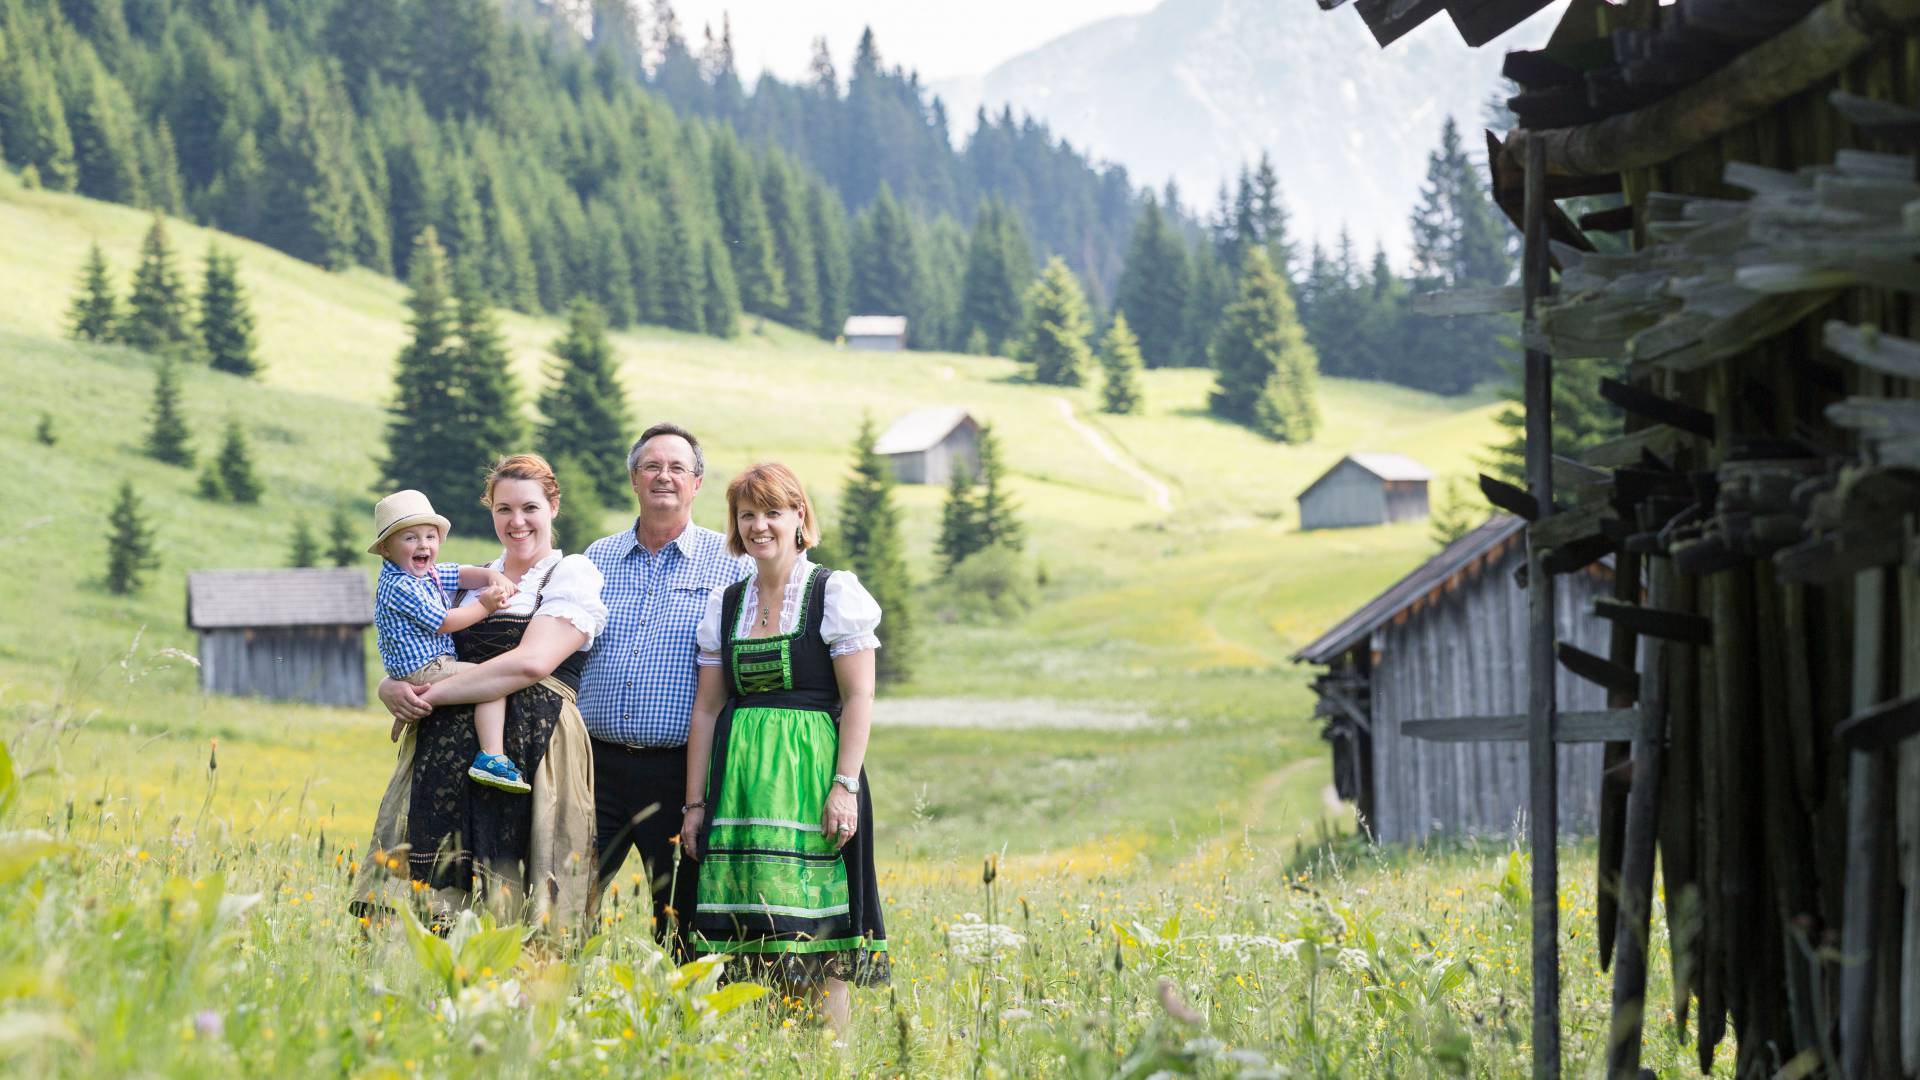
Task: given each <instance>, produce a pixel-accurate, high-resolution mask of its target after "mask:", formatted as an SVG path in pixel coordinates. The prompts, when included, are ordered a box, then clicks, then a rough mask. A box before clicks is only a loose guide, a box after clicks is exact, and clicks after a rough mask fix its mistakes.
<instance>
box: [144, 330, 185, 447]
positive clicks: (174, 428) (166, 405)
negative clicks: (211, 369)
mask: <svg viewBox="0 0 1920 1080" xmlns="http://www.w3.org/2000/svg"><path fill="white" fill-rule="evenodd" d="M146 454H147V456H148V457H150V458H153V459H154V460H156V461H164V462H166V463H167V464H169V465H179V466H181V467H183V468H189V469H190V468H192V467H193V446H192V444H191V442H190V437H189V435H188V433H187V422H186V419H185V418H184V417H182V416H181V415H180V383H179V372H178V371H176V370H175V368H174V363H173V358H172V357H166V356H163V357H161V358H160V361H159V363H158V364H156V365H155V366H154V369H153V408H152V411H151V412H149V413H148V420H147V442H146Z"/></svg>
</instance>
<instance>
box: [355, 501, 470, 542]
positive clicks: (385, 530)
mask: <svg viewBox="0 0 1920 1080" xmlns="http://www.w3.org/2000/svg"><path fill="white" fill-rule="evenodd" d="M409 525H438V526H440V536H441V537H442V538H443V539H444V538H445V537H446V535H447V533H448V531H449V530H451V529H452V528H453V523H452V522H450V521H448V520H447V519H446V518H443V517H441V516H440V515H439V514H436V513H434V512H433V504H432V503H430V502H428V501H427V497H426V496H425V495H423V494H421V493H420V492H418V491H415V490H413V489H412V488H408V489H407V490H405V491H396V492H394V493H393V494H391V495H389V496H387V497H386V498H384V499H381V500H380V501H379V502H378V503H375V504H374V507H373V531H374V532H375V533H376V534H377V535H376V536H374V538H373V543H371V544H369V545H367V554H369V555H381V554H384V552H382V551H381V550H380V545H381V544H384V543H386V542H387V537H389V536H392V535H393V534H394V533H397V532H399V531H400V530H401V529H404V528H406V527H407V526H409Z"/></svg>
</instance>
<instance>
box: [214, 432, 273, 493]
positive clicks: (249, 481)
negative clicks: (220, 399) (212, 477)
mask: <svg viewBox="0 0 1920 1080" xmlns="http://www.w3.org/2000/svg"><path fill="white" fill-rule="evenodd" d="M214 467H215V469H216V470H217V471H218V474H219V477H220V490H221V492H222V493H224V494H225V495H226V497H227V498H229V499H232V500H233V501H234V502H237V503H244V504H247V505H249V506H250V505H252V504H254V503H257V502H259V501H260V493H261V490H262V489H261V484H260V476H259V474H258V473H256V472H255V471H254V468H253V451H252V450H250V449H249V448H248V446H247V433H246V432H245V431H243V430H241V427H240V421H238V420H235V419H231V418H229V419H228V420H227V431H226V434H225V436H223V437H222V438H221V440H220V456H219V457H218V458H216V459H215V460H214Z"/></svg>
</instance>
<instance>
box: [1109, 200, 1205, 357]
mask: <svg viewBox="0 0 1920 1080" xmlns="http://www.w3.org/2000/svg"><path fill="white" fill-rule="evenodd" d="M1190 289H1191V282H1190V281H1189V272H1188V267H1187V251H1186V248H1185V246H1184V245H1183V244H1181V242H1180V238H1179V237H1178V236H1176V235H1175V234H1174V232H1173V230H1172V229H1171V228H1169V227H1168V226H1167V220H1166V216H1165V215H1164V214H1162V213H1161V211H1160V208H1159V206H1157V205H1155V204H1154V201H1153V198H1152V196H1148V198H1147V202H1146V206H1145V207H1144V208H1142V210H1141V211H1140V221H1139V224H1138V225H1136V226H1135V227H1134V230H1133V241H1132V243H1131V245H1130V246H1129V247H1128V248H1127V261H1126V265H1125V266H1124V267H1122V269H1121V271H1120V284H1119V288H1118V299H1117V301H1116V304H1115V306H1116V307H1117V308H1118V309H1119V310H1121V311H1125V312H1126V313H1127V322H1128V324H1129V325H1131V326H1132V327H1133V331H1134V333H1136V334H1138V335H1140V352H1141V354H1142V359H1143V360H1144V362H1145V363H1146V365H1147V366H1148V367H1171V366H1174V365H1177V364H1183V363H1186V362H1187V350H1186V342H1185V340H1184V339H1185V336H1186V320H1187V316H1188V312H1187V300H1188V293H1189V291H1190Z"/></svg>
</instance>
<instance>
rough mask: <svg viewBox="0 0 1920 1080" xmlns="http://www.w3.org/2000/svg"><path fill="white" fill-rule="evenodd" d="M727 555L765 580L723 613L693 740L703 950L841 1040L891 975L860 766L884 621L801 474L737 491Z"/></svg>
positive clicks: (756, 475)
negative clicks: (869, 989)
mask: <svg viewBox="0 0 1920 1080" xmlns="http://www.w3.org/2000/svg"><path fill="white" fill-rule="evenodd" d="M727 516H728V524H727V547H728V550H730V551H733V552H735V553H736V554H747V555H751V556H752V557H753V561H754V569H753V572H752V574H751V575H750V576H749V577H748V578H747V579H746V580H745V581H742V582H739V583H737V584H735V585H732V586H730V587H728V588H727V589H725V590H722V591H719V592H716V593H715V594H713V595H712V596H710V597H709V599H708V603H707V612H706V617H705V618H704V619H702V620H701V622H700V626H699V628H698V630H697V631H696V634H695V637H696V638H697V640H698V642H699V646H700V656H699V663H700V665H701V667H700V687H699V693H698V696H697V698H696V700H695V702H694V707H693V724H692V730H691V732H690V734H689V737H688V740H687V805H686V807H685V809H684V810H683V815H684V820H683V822H682V827H681V842H682V844H683V846H684V850H685V851H686V853H687V854H688V855H689V856H692V857H696V858H698V859H699V860H700V863H699V865H700V871H699V872H700V885H699V903H698V907H697V908H696V910H695V913H694V916H693V920H692V921H693V933H692V938H691V940H692V942H693V947H694V948H695V949H696V950H698V951H700V952H703V953H720V954H724V955H728V956H731V957H738V958H740V959H742V960H744V961H745V970H744V971H742V972H739V974H741V975H744V976H745V977H748V978H754V979H761V980H766V981H770V982H773V983H775V984H777V985H780V986H782V987H783V988H786V989H788V990H789V991H790V992H791V993H793V994H794V996H803V995H810V996H813V997H815V999H816V1001H817V1002H818V1004H819V1005H820V1006H821V1007H822V1008H823V1011H824V1012H825V1013H826V1017H827V1020H828V1022H829V1023H831V1024H832V1025H833V1028H834V1030H835V1031H836V1032H837V1033H838V1034H840V1035H841V1036H843V1037H844V1036H845V1034H846V1030H847V1017H848V1009H849V1007H850V991H849V984H852V983H858V984H860V985H863V986H864V985H872V984H875V983H880V982H885V981H886V979H887V977H888V964H887V936H886V927H885V925H884V923H883V922H882V920H881V915H880V894H879V889H878V887H877V886H876V884H875V875H874V867H873V836H872V823H873V803H872V800H871V798H870V797H869V796H868V793H867V784H866V773H865V772H864V770H863V769H862V767H861V764H862V762H863V761H864V759H865V757H866V752H867V734H868V730H869V728H870V726H871V723H872V713H873V659H874V656H873V653H874V650H875V649H878V648H879V647H880V640H879V638H877V637H875V636H874V631H875V630H876V629H877V628H878V627H879V625H880V606H879V605H878V604H877V603H875V602H874V599H873V597H872V595H871V594H869V593H868V592H867V590H866V589H864V588H862V587H861V585H860V582H859V581H858V579H856V578H855V577H854V575H853V574H851V573H848V572H846V571H844V570H842V571H833V570H827V569H825V568H823V567H819V566H816V565H814V564H813V563H812V562H810V561H809V560H808V559H807V557H806V550H807V549H808V548H809V547H812V546H813V545H814V544H815V543H817V542H818V540H819V536H820V533H819V529H818V526H817V525H816V524H815V519H814V514H813V504H812V503H811V502H810V501H809V500H808V499H807V493H806V490H805V489H804V488H803V487H801V485H800V480H799V478H798V477H796V476H795V475H794V474H793V471H792V470H791V469H788V468H787V467H786V466H784V465H778V464H771V465H757V466H755V467H753V468H752V469H749V470H747V471H746V472H744V473H742V474H740V475H739V476H738V477H736V478H734V481H733V483H731V484H729V485H728V486H727Z"/></svg>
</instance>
